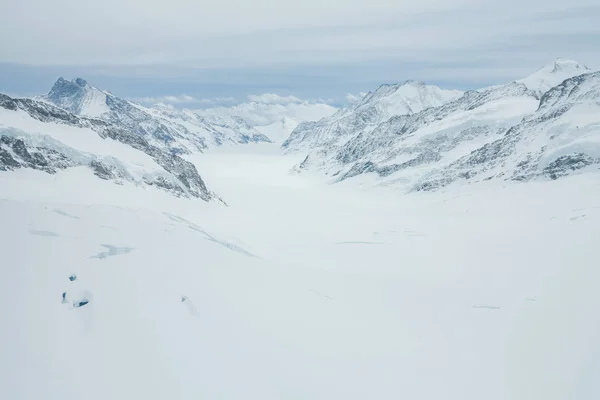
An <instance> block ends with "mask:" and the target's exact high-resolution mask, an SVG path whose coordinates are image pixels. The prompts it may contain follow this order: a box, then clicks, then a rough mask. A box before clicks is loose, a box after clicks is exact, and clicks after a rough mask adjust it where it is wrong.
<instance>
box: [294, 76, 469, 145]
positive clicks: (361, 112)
mask: <svg viewBox="0 0 600 400" xmlns="http://www.w3.org/2000/svg"><path fill="white" fill-rule="evenodd" d="M462 94H463V92H461V91H459V90H444V89H441V88H439V87H437V86H434V85H428V84H425V83H422V82H415V81H406V82H404V83H398V84H383V85H381V86H379V88H378V89H377V90H375V91H374V92H369V93H367V94H366V95H365V96H364V97H363V99H362V100H360V101H359V102H357V103H354V104H353V105H351V106H350V107H348V108H344V109H341V110H339V111H338V112H336V113H335V114H333V115H332V116H331V117H327V118H323V119H321V120H320V121H318V122H308V123H302V124H299V125H298V127H297V128H296V129H294V131H293V132H292V134H291V135H290V137H289V139H288V140H286V141H285V142H284V143H283V147H284V148H285V149H286V150H292V151H293V150H299V149H302V148H319V147H323V148H331V147H332V146H337V145H343V144H344V143H345V142H346V141H347V140H348V139H350V138H351V137H352V136H353V135H355V134H357V133H360V132H370V131H372V130H373V129H375V128H376V127H377V126H378V125H379V124H381V123H383V122H385V121H387V120H388V119H390V118H391V117H393V116H396V115H411V114H415V113H418V112H421V111H423V110H426V109H428V108H431V107H438V106H441V105H443V104H445V103H447V102H450V101H452V100H456V99H457V98H459V97H460V96H461V95H462Z"/></svg>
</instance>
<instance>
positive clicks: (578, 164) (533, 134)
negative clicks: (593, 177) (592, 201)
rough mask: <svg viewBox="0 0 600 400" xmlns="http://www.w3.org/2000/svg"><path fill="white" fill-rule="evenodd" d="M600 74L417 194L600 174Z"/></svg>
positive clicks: (551, 99) (561, 89) (573, 83)
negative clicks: (465, 183) (498, 181)
mask: <svg viewBox="0 0 600 400" xmlns="http://www.w3.org/2000/svg"><path fill="white" fill-rule="evenodd" d="M599 164H600V72H594V73H590V74H585V75H580V76H576V77H574V78H570V79H567V80H565V81H564V82H563V83H561V84H560V85H558V86H555V87H553V88H552V89H550V90H549V91H548V92H546V93H545V94H544V95H543V96H542V99H541V100H540V104H539V108H538V109H537V111H536V112H535V113H533V114H532V115H530V116H527V117H526V118H525V119H523V121H522V122H521V123H519V124H517V125H515V126H513V127H512V128H511V129H509V130H508V132H506V134H505V135H503V137H502V138H500V139H498V140H496V141H494V142H492V143H489V144H486V145H485V146H483V147H481V148H479V149H476V150H474V151H473V152H471V153H470V154H468V155H466V156H464V157H462V158H460V159H458V160H456V161H455V162H453V163H451V164H450V165H448V166H447V167H445V168H444V170H439V171H434V172H433V173H431V174H430V175H429V176H427V177H426V178H425V179H424V180H423V181H422V182H421V183H420V184H419V185H418V187H417V189H421V190H422V189H424V190H428V189H432V188H436V187H439V186H443V185H446V184H448V183H451V182H453V181H455V180H457V179H469V180H471V181H477V180H482V179H483V180H489V179H492V178H504V179H512V180H517V181H526V180H530V179H533V178H538V177H542V178H546V179H557V178H559V177H563V176H566V175H569V174H573V173H580V172H584V171H596V172H598V171H599V170H600V165H599Z"/></svg>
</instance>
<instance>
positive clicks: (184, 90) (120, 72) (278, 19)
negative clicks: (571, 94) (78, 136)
mask: <svg viewBox="0 0 600 400" xmlns="http://www.w3.org/2000/svg"><path fill="white" fill-rule="evenodd" d="M5 3H6V4H4V5H3V7H2V12H0V35H1V37H2V38H3V39H2V41H1V44H0V91H1V92H5V93H6V92H7V93H9V94H15V95H30V94H34V93H40V92H46V91H48V89H49V87H50V86H51V85H52V83H53V81H54V80H55V79H56V78H57V77H58V76H64V77H65V78H71V77H74V76H82V77H84V78H86V79H87V80H88V81H90V82H91V83H92V84H94V85H96V86H98V87H101V88H106V89H109V90H111V91H113V93H115V94H118V95H120V96H123V97H130V98H133V97H135V98H144V97H146V98H161V97H162V98H165V97H166V96H171V97H172V98H173V99H177V98H179V99H185V97H182V96H189V97H190V98H193V99H205V101H206V102H207V103H208V102H209V101H213V100H214V99H217V98H220V99H227V100H228V101H229V102H231V101H232V99H233V100H234V101H235V100H237V99H246V98H247V96H248V95H253V94H261V93H277V94H279V95H283V96H289V95H293V96H298V97H302V98H306V99H311V100H312V99H319V98H320V99H324V100H327V99H329V100H333V101H335V102H343V101H344V99H345V98H346V95H347V94H348V93H359V92H362V91H367V90H370V89H374V88H375V87H377V85H378V84H380V83H383V82H390V81H403V80H406V79H416V80H423V81H426V82H430V83H435V84H438V85H440V86H443V87H457V88H462V89H465V88H477V87H480V86H484V85H488V84H496V83H501V82H506V81H510V80H513V79H517V78H520V77H523V76H525V75H527V74H529V73H531V72H533V71H534V70H535V69H537V68H539V67H541V66H542V65H544V64H547V63H548V62H551V61H552V60H553V59H555V58H557V57H567V58H573V59H576V60H578V61H580V62H582V63H584V64H587V65H588V66H589V67H591V68H593V69H599V68H600V51H599V50H600V23H598V21H600V4H597V3H598V1H597V0H593V1H591V0H570V1H566V0H562V1H557V0H520V1H516V0H503V1H499V0H493V1H492V0H326V1H325V0H301V1H288V0H251V1H250V0H211V1H206V0H199V1H198V0H168V1H153V0H102V1H97V0H94V1H90V0H77V1H75V0H18V1H12V2H5Z"/></svg>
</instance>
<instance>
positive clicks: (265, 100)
mask: <svg viewBox="0 0 600 400" xmlns="http://www.w3.org/2000/svg"><path fill="white" fill-rule="evenodd" d="M248 100H250V101H252V102H255V103H262V104H291V103H302V102H303V100H302V99H299V98H298V97H296V96H280V95H278V94H275V93H263V94H258V95H256V94H251V95H249V96H248Z"/></svg>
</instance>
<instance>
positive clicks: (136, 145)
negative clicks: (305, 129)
mask: <svg viewBox="0 0 600 400" xmlns="http://www.w3.org/2000/svg"><path fill="white" fill-rule="evenodd" d="M77 167H85V168H89V169H91V171H90V178H89V179H94V178H92V177H91V172H92V171H93V173H94V175H95V176H96V177H98V178H101V179H105V180H111V181H113V182H115V183H118V184H126V183H131V184H135V185H138V186H143V187H146V186H154V187H158V188H160V189H164V190H167V191H169V192H170V193H172V194H174V195H176V196H185V197H188V196H189V197H199V198H201V199H203V200H206V201H209V200H214V199H218V197H216V195H215V194H214V193H212V192H210V191H209V190H208V189H207V188H206V186H205V184H204V181H203V180H202V178H201V177H200V175H199V174H198V172H197V170H196V168H195V166H194V165H193V164H191V163H190V162H188V161H185V160H183V159H182V158H181V157H179V156H178V155H175V154H172V153H171V152H169V151H166V150H164V149H162V148H160V147H157V146H153V145H152V144H150V143H149V142H148V141H147V140H146V139H145V137H143V136H141V135H139V134H138V133H137V132H135V131H131V130H127V129H126V128H125V129H124V128H123V127H122V126H121V125H114V124H112V123H110V122H106V121H104V120H101V119H95V118H86V117H80V116H77V115H75V114H72V113H71V112H69V111H66V110H64V109H61V108H57V107H56V106H53V105H51V104H48V103H46V102H42V101H38V100H32V99H13V98H10V97H8V96H6V95H3V94H0V171H5V172H4V173H6V171H12V170H16V169H20V168H31V169H36V170H41V171H44V172H47V173H49V174H55V173H57V172H59V171H61V170H65V169H67V168H77Z"/></svg>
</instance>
